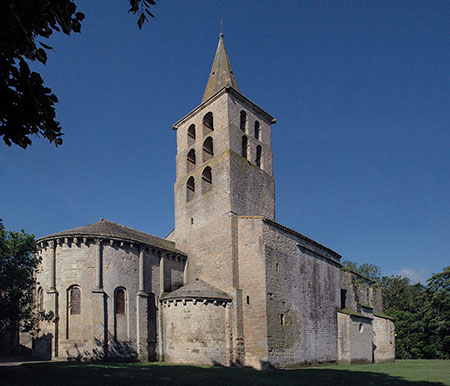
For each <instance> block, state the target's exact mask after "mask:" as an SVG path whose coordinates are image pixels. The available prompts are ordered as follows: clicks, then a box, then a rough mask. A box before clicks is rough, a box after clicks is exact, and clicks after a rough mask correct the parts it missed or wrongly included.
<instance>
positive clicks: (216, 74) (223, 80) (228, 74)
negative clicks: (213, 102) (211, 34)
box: [202, 33, 239, 103]
mask: <svg viewBox="0 0 450 386" xmlns="http://www.w3.org/2000/svg"><path fill="white" fill-rule="evenodd" d="M226 85H230V86H231V87H233V88H234V89H235V90H236V91H239V87H238V84H237V81H236V78H235V77H234V74H233V69H232V68H231V64H230V59H228V55H227V51H226V50H225V44H224V42H223V33H220V35H219V44H218V45H217V50H216V56H215V58H214V62H213V65H212V68H211V73H210V74H209V79H208V83H207V84H206V89H205V93H204V94H203V99H202V103H203V102H204V101H206V100H207V99H209V98H210V97H211V96H213V95H214V94H215V93H216V92H217V91H219V90H220V89H221V88H222V87H224V86H226Z"/></svg>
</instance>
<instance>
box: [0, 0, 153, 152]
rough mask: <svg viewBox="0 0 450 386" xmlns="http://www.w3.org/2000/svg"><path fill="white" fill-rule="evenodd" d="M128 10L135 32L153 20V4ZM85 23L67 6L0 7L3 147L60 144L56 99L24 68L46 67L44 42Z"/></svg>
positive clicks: (26, 0) (27, 3)
mask: <svg viewBox="0 0 450 386" xmlns="http://www.w3.org/2000/svg"><path fill="white" fill-rule="evenodd" d="M129 4H130V9H129V12H130V13H132V14H134V15H137V16H138V20H137V24H138V26H139V28H142V25H143V23H144V22H146V21H148V20H149V19H148V18H149V17H154V15H153V14H152V13H151V12H150V7H151V6H153V5H155V2H154V1H153V0H129ZM83 19H84V14H83V13H81V12H77V7H76V5H75V3H74V2H73V1H71V0H3V1H0V101H1V103H0V137H2V138H3V141H4V142H5V144H6V145H8V146H11V145H12V144H15V145H18V146H20V147H22V148H26V147H27V146H29V145H31V143H32V138H33V137H44V138H46V139H47V140H48V141H49V142H53V143H54V144H55V145H56V146H58V145H61V144H62V135H63V133H62V131H61V125H60V123H59V122H58V121H56V119H55V118H56V112H55V104H56V103H57V102H58V98H57V97H56V95H55V94H53V93H52V90H51V89H50V88H48V87H46V86H45V85H44V81H43V80H42V78H41V76H40V75H39V74H38V73H37V72H34V71H31V70H30V67H29V65H28V64H29V62H33V61H36V60H37V61H39V62H41V63H42V64H45V63H46V61H47V52H48V50H51V49H52V47H50V46H49V45H47V44H46V42H47V40H46V39H47V38H49V37H50V36H51V35H52V34H53V33H54V32H60V31H62V32H63V33H65V34H66V35H70V34H71V33H72V32H80V31H81V21H82V20H83Z"/></svg>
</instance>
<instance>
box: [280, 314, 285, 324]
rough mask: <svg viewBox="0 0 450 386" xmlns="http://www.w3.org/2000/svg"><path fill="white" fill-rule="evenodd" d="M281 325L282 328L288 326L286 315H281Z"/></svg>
mask: <svg viewBox="0 0 450 386" xmlns="http://www.w3.org/2000/svg"><path fill="white" fill-rule="evenodd" d="M280 325H282V326H285V325H286V317H285V315H284V314H280Z"/></svg>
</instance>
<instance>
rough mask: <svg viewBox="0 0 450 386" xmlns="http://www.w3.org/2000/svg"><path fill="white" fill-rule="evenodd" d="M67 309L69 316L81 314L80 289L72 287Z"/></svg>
mask: <svg viewBox="0 0 450 386" xmlns="http://www.w3.org/2000/svg"><path fill="white" fill-rule="evenodd" d="M69 307H70V314H71V315H78V314H81V291H80V287H77V286H74V287H71V288H70V291H69Z"/></svg>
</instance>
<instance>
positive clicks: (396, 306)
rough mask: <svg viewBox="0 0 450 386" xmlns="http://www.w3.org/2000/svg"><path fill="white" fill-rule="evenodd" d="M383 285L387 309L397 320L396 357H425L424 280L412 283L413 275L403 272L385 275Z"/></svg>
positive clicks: (384, 305)
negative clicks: (411, 276) (401, 273)
mask: <svg viewBox="0 0 450 386" xmlns="http://www.w3.org/2000/svg"><path fill="white" fill-rule="evenodd" d="M380 285H381V287H382V288H383V307H384V311H385V313H386V314H388V315H390V316H392V317H394V319H395V333H396V335H397V337H396V339H395V356H396V358H399V359H411V358H424V357H425V352H424V347H425V344H426V343H425V340H426V333H425V321H424V304H425V302H426V292H425V287H424V286H423V285H422V284H420V283H419V284H414V285H411V282H410V280H409V278H407V277H403V276H399V275H392V276H384V277H383V278H382V279H381V281H380Z"/></svg>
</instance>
